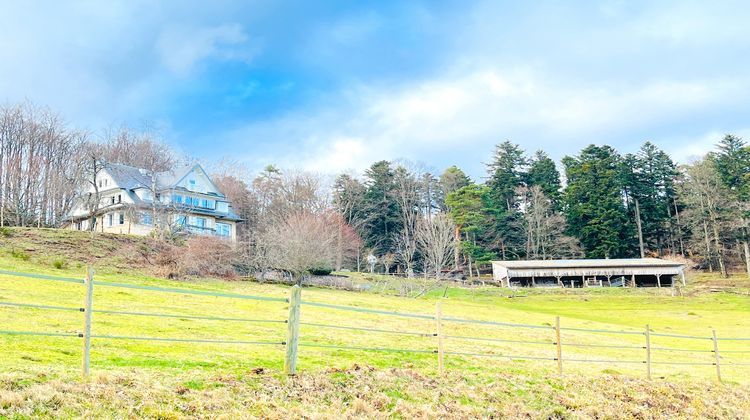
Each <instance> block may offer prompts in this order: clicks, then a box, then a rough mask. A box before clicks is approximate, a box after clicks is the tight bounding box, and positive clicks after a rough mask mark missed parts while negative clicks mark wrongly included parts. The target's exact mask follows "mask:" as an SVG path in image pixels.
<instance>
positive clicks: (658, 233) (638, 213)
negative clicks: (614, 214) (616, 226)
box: [622, 142, 677, 255]
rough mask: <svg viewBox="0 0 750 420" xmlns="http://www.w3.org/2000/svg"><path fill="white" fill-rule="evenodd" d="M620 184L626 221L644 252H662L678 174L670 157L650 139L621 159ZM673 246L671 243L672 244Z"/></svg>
mask: <svg viewBox="0 0 750 420" xmlns="http://www.w3.org/2000/svg"><path fill="white" fill-rule="evenodd" d="M622 169H623V184H624V191H625V198H626V204H627V206H628V213H629V215H630V218H629V220H632V221H633V223H634V224H635V226H636V230H637V233H638V235H639V236H640V238H639V239H640V240H642V242H643V248H644V252H648V251H651V252H653V251H655V252H657V253H658V254H660V255H661V254H662V253H663V249H664V248H665V246H666V241H667V240H668V239H669V236H670V226H671V224H670V222H671V218H672V215H673V208H674V206H673V202H674V197H675V186H674V179H675V177H676V176H677V173H676V168H675V165H674V162H672V159H671V158H670V157H669V155H667V154H666V153H664V152H663V151H662V150H660V149H659V148H657V147H656V146H655V145H653V144H652V143H650V142H646V143H644V144H643V146H641V149H640V150H639V151H638V153H637V154H636V155H626V156H625V157H624V158H623V163H622ZM672 248H674V246H672Z"/></svg>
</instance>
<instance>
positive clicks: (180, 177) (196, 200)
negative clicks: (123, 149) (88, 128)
mask: <svg viewBox="0 0 750 420" xmlns="http://www.w3.org/2000/svg"><path fill="white" fill-rule="evenodd" d="M154 178H155V179H154ZM154 181H156V186H157V187H156V190H155V191H153V188H152V184H153V183H154ZM97 187H98V188H94V186H93V185H89V188H88V191H86V192H84V194H83V197H84V199H82V200H81V201H80V202H79V205H77V206H76V207H75V209H74V210H73V211H72V212H71V214H70V216H69V219H70V222H69V227H70V228H71V229H77V230H89V223H90V220H91V214H90V212H91V208H93V207H94V206H93V205H91V197H94V196H95V195H96V190H97V189H98V190H99V197H100V200H99V205H98V210H97V212H96V218H95V229H96V230H97V231H101V232H109V233H123V234H135V235H148V234H150V233H151V232H152V231H153V230H154V224H155V222H156V223H158V224H159V225H160V226H161V227H162V229H167V230H171V231H180V232H189V233H193V234H200V235H214V236H219V237H223V238H227V239H229V240H232V241H236V239H237V234H236V224H237V222H239V221H240V219H239V217H238V216H237V215H236V214H234V212H233V211H232V208H231V204H230V203H229V201H228V200H227V198H226V197H225V196H224V195H223V194H222V193H221V192H220V191H219V190H218V188H216V186H215V185H214V183H213V182H212V181H211V179H210V177H209V176H208V174H207V173H206V172H205V170H203V168H202V167H201V166H200V165H193V166H190V167H186V168H182V169H181V170H178V171H172V172H161V173H157V174H156V175H155V177H152V176H151V175H150V174H149V173H148V172H147V171H145V170H143V169H139V168H133V167H130V166H125V165H114V164H108V165H105V167H104V169H102V171H101V172H100V173H99V175H98V176H97ZM154 192H155V193H156V196H157V200H156V202H154V199H153V196H154Z"/></svg>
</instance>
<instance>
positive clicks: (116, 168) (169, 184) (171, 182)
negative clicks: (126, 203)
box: [104, 163, 224, 197]
mask: <svg viewBox="0 0 750 420" xmlns="http://www.w3.org/2000/svg"><path fill="white" fill-rule="evenodd" d="M196 166H197V164H193V165H186V166H182V167H180V168H176V169H174V170H170V171H164V172H157V173H156V186H157V189H159V190H164V189H169V188H175V187H176V185H177V183H178V182H180V180H181V179H183V178H184V177H185V176H186V175H187V174H189V173H190V172H191V171H192V170H193V169H194V168H195V167H196ZM104 167H105V169H107V172H109V174H110V175H111V176H112V178H113V179H114V181H115V183H117V185H119V186H120V187H121V188H124V189H126V190H134V189H137V188H151V176H150V175H149V173H148V171H147V170H145V169H141V168H136V167H134V166H129V165H123V164H120V163H107V164H105V165H104ZM209 195H216V196H218V197H224V195H223V194H209Z"/></svg>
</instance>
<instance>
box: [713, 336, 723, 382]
mask: <svg viewBox="0 0 750 420" xmlns="http://www.w3.org/2000/svg"><path fill="white" fill-rule="evenodd" d="M711 332H712V333H713V340H714V358H715V359H716V362H715V365H716V378H717V379H718V380H719V382H721V362H720V360H721V357H720V356H719V340H718V339H717V338H716V330H711Z"/></svg>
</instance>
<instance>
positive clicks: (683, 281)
mask: <svg viewBox="0 0 750 420" xmlns="http://www.w3.org/2000/svg"><path fill="white" fill-rule="evenodd" d="M680 279H681V280H682V286H683V287H684V286H687V284H686V283H685V270H684V269H682V270H680Z"/></svg>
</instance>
